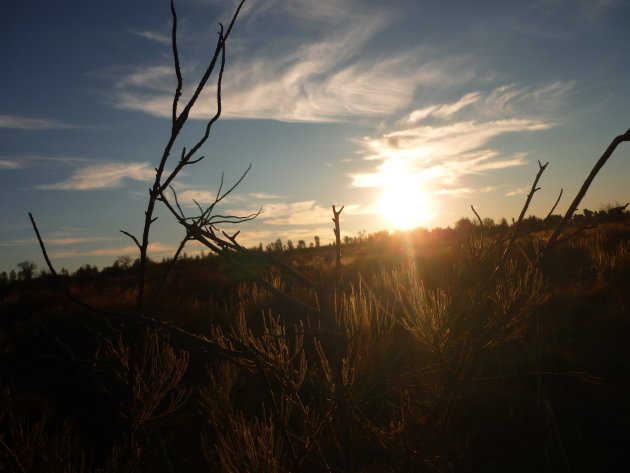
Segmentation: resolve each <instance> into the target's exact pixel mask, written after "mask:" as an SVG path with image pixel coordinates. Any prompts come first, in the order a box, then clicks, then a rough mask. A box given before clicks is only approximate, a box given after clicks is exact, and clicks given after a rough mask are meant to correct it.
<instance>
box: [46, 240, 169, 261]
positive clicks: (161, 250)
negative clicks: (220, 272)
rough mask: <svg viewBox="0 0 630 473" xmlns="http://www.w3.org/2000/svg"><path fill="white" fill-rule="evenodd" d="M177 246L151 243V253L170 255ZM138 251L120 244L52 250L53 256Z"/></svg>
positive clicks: (98, 254)
mask: <svg viewBox="0 0 630 473" xmlns="http://www.w3.org/2000/svg"><path fill="white" fill-rule="evenodd" d="M176 249H177V247H176V246H175V245H169V244H164V243H160V242H155V243H150V244H149V254H152V255H154V256H155V255H160V256H162V255H170V254H173V253H175V250H176ZM137 253H138V247H137V246H135V245H129V246H118V247H114V248H96V249H87V250H67V251H65V250H58V251H52V252H50V256H51V257H53V258H78V257H82V258H84V257H86V256H124V255H135V254H137Z"/></svg>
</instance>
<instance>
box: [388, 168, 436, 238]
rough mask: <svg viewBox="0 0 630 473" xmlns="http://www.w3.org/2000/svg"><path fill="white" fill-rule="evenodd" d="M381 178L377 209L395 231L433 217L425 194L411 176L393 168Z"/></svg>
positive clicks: (418, 224)
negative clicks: (381, 190)
mask: <svg viewBox="0 0 630 473" xmlns="http://www.w3.org/2000/svg"><path fill="white" fill-rule="evenodd" d="M396 168H397V169H396ZM383 177H384V182H383V192H382V194H381V199H380V201H379V207H380V211H381V214H383V217H385V219H387V220H388V221H389V223H390V224H391V225H392V226H393V227H394V228H395V229H397V230H409V229H411V228H415V227H418V226H420V225H422V224H424V223H426V222H427V221H428V220H430V219H431V217H433V215H432V213H431V209H430V205H429V203H428V202H427V198H426V195H425V193H424V192H423V190H422V188H421V187H420V184H419V183H418V181H417V179H414V178H413V176H412V175H411V174H409V173H406V172H405V171H404V170H403V169H400V167H399V166H395V168H394V169H392V168H391V167H390V169H388V170H387V171H386V172H384V173H383Z"/></svg>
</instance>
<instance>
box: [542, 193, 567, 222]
mask: <svg viewBox="0 0 630 473" xmlns="http://www.w3.org/2000/svg"><path fill="white" fill-rule="evenodd" d="M563 191H564V189H560V194H558V198H557V199H556V203H555V204H553V207H551V210H550V211H549V213H548V214H547V216H546V217H545V218H544V219H543V220H547V219H548V218H549V217H551V214H553V211H554V210H556V207H557V206H558V203H559V202H560V198H561V197H562V192H563Z"/></svg>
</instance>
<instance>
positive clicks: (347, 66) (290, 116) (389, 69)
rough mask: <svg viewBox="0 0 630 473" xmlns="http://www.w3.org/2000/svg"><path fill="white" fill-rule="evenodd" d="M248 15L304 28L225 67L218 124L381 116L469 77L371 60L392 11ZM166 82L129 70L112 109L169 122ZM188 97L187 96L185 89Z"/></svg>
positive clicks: (309, 5) (448, 63)
mask: <svg viewBox="0 0 630 473" xmlns="http://www.w3.org/2000/svg"><path fill="white" fill-rule="evenodd" d="M253 10H255V11H252V15H257V14H262V12H267V13H266V14H273V15H275V16H278V15H280V16H282V15H284V17H288V18H289V19H290V20H287V21H288V22H290V24H291V25H292V26H293V28H295V26H296V24H297V25H302V26H303V27H302V28H297V29H296V31H292V34H293V36H290V35H289V34H287V36H286V37H283V36H282V35H281V34H280V35H274V37H273V38H269V41H258V43H257V44H256V45H255V46H254V48H253V50H252V51H249V53H247V52H245V53H242V54H240V55H239V56H238V57H237V58H236V60H234V59H231V58H230V59H229V61H230V63H229V67H228V68H227V69H226V71H225V76H224V83H223V89H222V98H223V101H222V102H223V103H222V105H223V117H224V118H255V119H275V120H282V121H290V122H337V121H347V120H350V119H353V118H356V117H382V116H387V115H391V114H394V113H399V112H401V111H402V110H405V109H407V108H408V107H409V105H410V104H411V102H412V100H413V97H414V93H415V92H416V90H417V89H418V87H420V86H427V85H435V84H440V85H444V84H445V83H454V82H461V81H465V80H467V78H470V77H472V76H473V75H474V67H473V65H472V64H471V62H470V61H468V62H466V60H464V59H463V58H457V57H444V56H441V57H439V58H437V59H435V58H431V57H430V55H429V54H428V49H427V48H422V47H415V46H414V47H410V48H406V49H403V50H400V49H397V50H394V51H378V52H376V51H374V52H373V51H372V48H370V47H369V44H370V42H371V41H374V40H375V38H376V37H377V36H378V35H379V34H381V33H383V31H385V30H386V28H387V27H388V26H391V24H392V21H394V19H395V16H396V15H395V14H393V13H392V11H391V10H390V9H386V8H380V7H375V6H372V7H366V6H365V5H363V4H362V5H361V8H357V5H356V4H355V2H353V1H341V0H326V1H322V2H316V3H313V2H305V1H302V0H300V1H291V2H286V1H280V2H273V1H270V2H265V3H264V4H261V5H260V6H257V8H255V9H253ZM272 12H273V13H272ZM283 24H287V22H286V21H285V22H283ZM305 25H306V26H305ZM340 26H343V27H340ZM289 28H291V27H290V26H289ZM302 30H304V31H306V32H303V31H302ZM289 38H291V40H290V41H289ZM267 43H269V45H268V46H265V45H266V44H267ZM229 53H230V48H229V47H228V55H229ZM465 62H466V66H464V65H463V63H465ZM173 77H174V76H173V72H172V65H171V64H170V63H169V64H168V65H165V66H150V67H145V68H144V69H136V70H134V71H131V72H129V73H127V75H125V76H123V77H122V78H118V79H116V83H117V90H116V91H115V92H114V97H115V106H117V107H118V108H121V109H126V110H135V111H140V112H143V113H147V114H150V115H153V116H158V117H169V116H170V113H171V106H172V91H173V88H174V87H173V80H174V79H173ZM186 92H187V93H186V94H184V96H190V94H191V90H190V89H188V90H187V91H186ZM215 93H216V87H213V86H211V85H209V86H208V87H207V89H206V91H205V92H204V94H205V97H206V99H204V100H203V101H200V102H199V103H198V107H196V109H194V110H193V111H192V115H191V117H192V118H207V117H209V116H212V114H213V113H214V112H215V100H213V98H212V96H213V95H214V94H215Z"/></svg>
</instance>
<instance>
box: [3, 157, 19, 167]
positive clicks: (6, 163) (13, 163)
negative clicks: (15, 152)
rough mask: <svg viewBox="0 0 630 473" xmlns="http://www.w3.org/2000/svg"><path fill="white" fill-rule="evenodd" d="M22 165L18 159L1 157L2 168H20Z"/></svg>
mask: <svg viewBox="0 0 630 473" xmlns="http://www.w3.org/2000/svg"><path fill="white" fill-rule="evenodd" d="M21 167H22V163H18V162H17V161H8V160H5V159H0V169H19V168H21Z"/></svg>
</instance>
